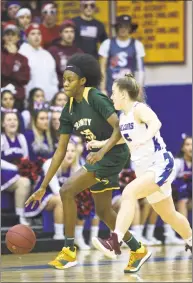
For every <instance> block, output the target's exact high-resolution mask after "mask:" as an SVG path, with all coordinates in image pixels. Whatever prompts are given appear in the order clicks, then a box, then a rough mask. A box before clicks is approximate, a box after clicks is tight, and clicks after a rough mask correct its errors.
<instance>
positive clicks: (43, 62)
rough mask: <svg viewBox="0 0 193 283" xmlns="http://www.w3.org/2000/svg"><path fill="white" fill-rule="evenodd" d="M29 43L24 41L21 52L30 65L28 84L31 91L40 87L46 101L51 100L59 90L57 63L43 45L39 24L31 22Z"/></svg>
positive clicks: (27, 87)
mask: <svg viewBox="0 0 193 283" xmlns="http://www.w3.org/2000/svg"><path fill="white" fill-rule="evenodd" d="M26 35H27V40H28V43H26V42H24V43H23V44H22V45H21V47H20V49H19V53H20V54H22V55H24V56H26V57H27V58H28V60H29V66H30V81H29V83H28V85H27V86H26V93H27V97H28V96H29V91H30V90H31V89H32V88H34V87H38V88H41V89H42V90H43V91H44V92H45V96H46V101H50V100H51V99H52V98H53V96H54V94H55V93H56V92H57V91H58V78H57V74H56V63H55V61H54V58H53V57H52V55H51V54H50V53H49V52H48V51H47V50H45V49H43V48H42V47H41V40H42V35H41V31H40V28H39V25H38V24H31V25H30V26H29V27H28V29H27V30H26Z"/></svg>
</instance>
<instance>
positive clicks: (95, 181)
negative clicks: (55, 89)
mask: <svg viewBox="0 0 193 283" xmlns="http://www.w3.org/2000/svg"><path fill="white" fill-rule="evenodd" d="M63 78H64V90H65V93H66V94H67V95H68V96H69V97H70V100H69V102H68V103H67V104H66V106H65V107H64V109H63V111H62V114H61V118H60V129H59V131H60V139H59V144H58V148H57V150H56V152H55V154H54V156H53V158H52V163H51V165H50V168H49V170H48V172H47V174H46V176H45V178H44V180H43V182H42V185H41V187H40V189H39V190H38V191H36V192H35V193H34V194H33V195H32V196H31V197H30V198H29V199H28V200H27V202H26V206H27V205H29V203H31V202H33V204H32V206H33V205H34V204H35V202H36V201H39V202H41V198H42V197H43V195H44V194H45V192H46V188H47V186H48V185H49V182H50V181H51V179H52V178H53V176H54V175H55V174H56V172H57V170H58V168H59V166H60V165H61V162H62V161H63V159H64V157H65V154H66V149H67V145H68V142H69V139H70V135H71V134H72V133H73V131H78V132H79V133H80V134H81V135H82V136H84V137H85V139H86V141H91V140H93V139H96V140H99V141H102V140H106V139H109V138H110V137H111V144H109V143H108V142H107V143H106V145H105V150H106V151H108V153H106V154H104V153H103V150H98V149H96V151H97V150H98V152H97V153H93V152H92V153H90V157H93V154H95V159H96V158H98V159H99V160H100V161H98V162H96V163H95V164H94V165H93V164H91V162H90V163H89V161H88V160H89V155H88V157H87V158H88V160H87V162H86V164H85V165H84V166H83V167H82V168H81V169H80V170H78V171H77V172H76V173H75V174H74V175H73V176H72V177H70V178H69V179H68V180H67V181H66V183H65V184H64V185H63V187H62V188H61V190H60V195H61V199H62V202H63V213H64V225H65V244H64V248H63V249H62V251H61V252H60V253H59V255H58V256H57V257H56V259H55V260H54V261H51V262H50V263H49V265H51V266H53V267H55V268H57V269H65V268H69V267H71V266H74V265H76V264H77V255H76V248H75V247H74V229H75V224H76V218H77V207H76V203H75V196H76V195H77V194H78V193H80V192H81V191H83V190H85V189H86V188H90V190H91V192H92V193H93V198H94V201H95V208H96V213H97V214H98V216H99V217H100V219H101V220H102V221H103V222H104V223H105V224H106V225H107V226H108V227H109V228H110V229H111V230H113V229H114V228H115V221H116V213H115V211H113V209H112V207H111V199H112V190H115V189H119V184H118V174H119V173H120V171H121V170H122V169H123V167H124V165H125V164H126V162H127V160H128V147H127V145H126V144H125V143H124V141H123V140H121V134H120V131H119V120H118V116H117V114H116V112H115V109H114V106H113V104H112V102H111V100H110V99H109V98H108V97H107V96H106V95H104V94H102V93H100V91H99V90H98V89H96V87H97V86H98V85H99V84H100V81H101V72H100V67H99V64H98V62H97V60H96V59H95V58H94V57H92V56H91V55H88V54H75V55H73V56H72V57H71V58H70V59H69V61H68V64H67V67H66V70H65V71H64V76H63ZM112 139H113V143H112ZM103 149H104V147H103ZM124 241H125V242H126V243H127V245H128V247H129V248H130V249H131V250H132V251H134V252H135V253H136V258H135V260H134V258H133V257H132V258H131V259H130V260H129V263H128V266H127V267H126V270H127V272H128V270H129V269H130V267H132V266H133V264H135V267H139V268H140V267H141V265H142V262H145V261H146V259H147V258H148V257H149V256H148V257H147V254H148V252H147V249H146V248H145V247H144V246H143V245H142V244H141V243H139V242H138V241H136V239H135V238H134V237H133V236H132V234H130V233H129V231H128V232H127V233H126V234H125V237H124ZM107 250H108V249H107ZM139 254H140V259H141V260H138V258H139V257H138V255H139ZM108 256H109V257H110V258H115V256H116V255H115V254H114V253H113V252H111V251H109V254H108Z"/></svg>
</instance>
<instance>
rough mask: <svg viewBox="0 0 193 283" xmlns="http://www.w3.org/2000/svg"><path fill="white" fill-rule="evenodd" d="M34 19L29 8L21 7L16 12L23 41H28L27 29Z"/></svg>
mask: <svg viewBox="0 0 193 283" xmlns="http://www.w3.org/2000/svg"><path fill="white" fill-rule="evenodd" d="M31 21H32V15H31V11H30V10H29V9H27V8H21V9H19V10H18V12H17V14H16V23H17V26H18V27H19V29H20V38H21V40H20V41H21V43H23V42H26V41H27V38H26V34H25V30H26V29H27V28H28V27H29V25H30V23H31Z"/></svg>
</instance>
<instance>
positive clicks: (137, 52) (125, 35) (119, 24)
mask: <svg viewBox="0 0 193 283" xmlns="http://www.w3.org/2000/svg"><path fill="white" fill-rule="evenodd" d="M137 27H138V25H137V24H134V23H132V18H131V16H129V15H122V16H119V17H117V20H116V24H115V30H116V37H115V38H112V39H107V40H105V41H104V42H103V43H102V44H101V46H100V49H99V55H100V65H101V71H102V74H103V81H102V83H101V90H102V92H103V93H106V94H108V95H109V96H110V95H111V90H112V84H113V81H114V80H115V79H117V78H119V77H123V76H124V74H125V73H133V74H134V75H135V76H136V79H137V81H138V83H139V84H140V85H141V87H143V85H144V74H145V73H144V62H143V58H144V56H145V51H144V46H143V44H142V43H141V42H140V41H138V40H136V39H134V38H132V37H131V34H132V33H133V32H134V31H135V30H136V29H137Z"/></svg>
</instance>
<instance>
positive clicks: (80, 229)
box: [75, 225, 84, 239]
mask: <svg viewBox="0 0 193 283" xmlns="http://www.w3.org/2000/svg"><path fill="white" fill-rule="evenodd" d="M83 230H84V226H81V225H76V227H75V239H78V238H80V237H81V238H82V237H83Z"/></svg>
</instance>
